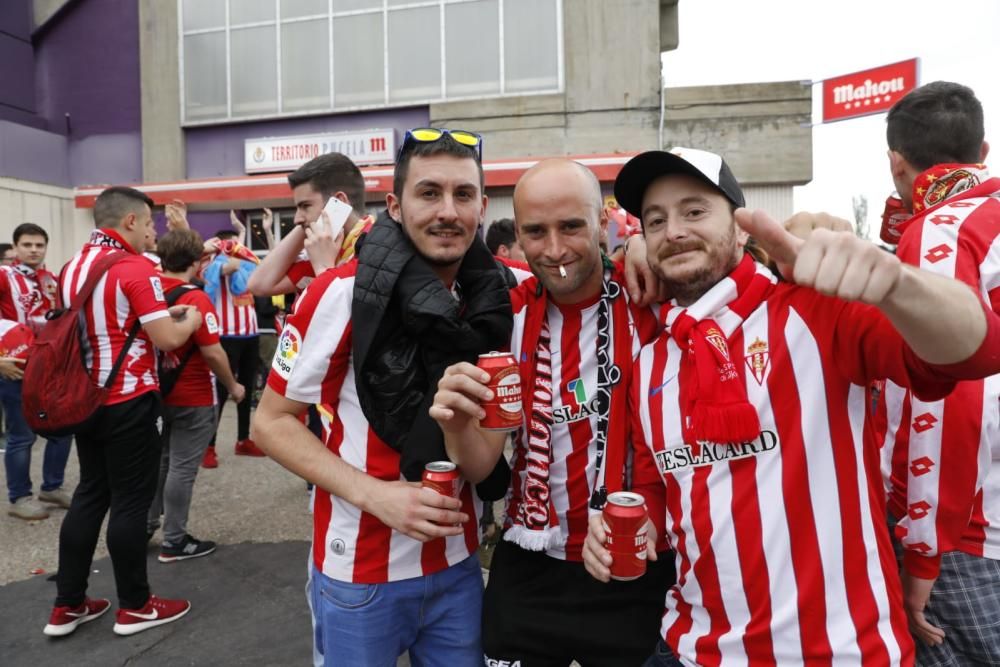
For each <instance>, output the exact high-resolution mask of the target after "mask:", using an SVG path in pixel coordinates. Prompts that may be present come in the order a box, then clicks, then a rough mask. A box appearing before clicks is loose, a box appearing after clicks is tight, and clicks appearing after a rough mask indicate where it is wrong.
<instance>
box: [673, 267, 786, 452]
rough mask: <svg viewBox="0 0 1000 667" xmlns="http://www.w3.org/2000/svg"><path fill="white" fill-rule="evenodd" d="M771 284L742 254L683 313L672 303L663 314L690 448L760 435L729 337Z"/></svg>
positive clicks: (771, 277) (763, 270)
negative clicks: (677, 366)
mask: <svg viewBox="0 0 1000 667" xmlns="http://www.w3.org/2000/svg"><path fill="white" fill-rule="evenodd" d="M776 282H777V279H776V278H775V277H774V275H773V274H772V273H771V272H770V271H768V270H767V269H766V268H765V267H764V266H763V265H761V264H757V263H756V262H754V260H753V258H752V257H751V256H750V255H749V254H747V255H744V256H743V259H742V260H741V261H740V263H739V264H738V265H737V266H736V268H735V269H733V272H732V273H730V274H729V275H728V276H727V277H725V278H723V279H722V280H720V281H719V282H718V283H716V284H715V286H714V287H712V289H710V290H708V292H706V293H705V294H703V295H702V296H701V298H699V299H698V300H697V301H696V302H694V303H693V304H691V305H690V306H688V307H687V308H685V307H683V306H680V305H677V303H676V302H673V303H672V304H671V305H670V307H669V309H668V310H666V312H665V316H666V325H667V330H668V332H669V333H670V335H671V336H672V337H673V339H674V341H676V343H677V345H678V347H680V348H681V350H682V356H681V372H682V373H684V376H685V377H687V378H689V379H688V380H687V381H686V382H684V383H683V384H682V385H681V387H682V388H681V397H680V401H681V418H682V421H683V423H682V425H681V426H682V430H683V434H684V441H685V442H687V443H688V444H689V445H691V447H692V449H696V447H697V443H698V442H699V441H708V442H717V443H727V442H728V443H732V442H745V441H747V440H752V439H754V438H756V437H757V436H758V435H759V434H760V420H759V419H758V417H757V410H756V408H754V406H753V405H751V404H750V402H749V400H748V399H747V391H746V385H745V384H744V382H743V376H742V374H741V373H740V371H739V369H737V367H736V365H735V364H734V363H733V355H732V354H731V351H730V349H729V338H730V336H732V334H733V332H735V331H736V330H737V329H739V328H740V326H741V325H742V324H743V321H744V320H745V319H746V318H747V317H748V316H749V315H750V314H751V313H752V312H753V311H754V310H756V309H757V307H758V306H759V305H760V304H761V303H762V302H763V301H764V299H766V298H767V295H768V294H770V293H771V290H772V289H774V285H775V283H776ZM736 354H737V357H739V356H742V355H741V353H740V352H739V351H737V352H736Z"/></svg>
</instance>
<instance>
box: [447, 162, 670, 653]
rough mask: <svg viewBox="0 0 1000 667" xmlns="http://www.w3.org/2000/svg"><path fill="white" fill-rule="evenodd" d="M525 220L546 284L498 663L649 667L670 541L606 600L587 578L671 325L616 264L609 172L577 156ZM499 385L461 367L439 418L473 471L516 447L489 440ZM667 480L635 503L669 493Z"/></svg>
mask: <svg viewBox="0 0 1000 667" xmlns="http://www.w3.org/2000/svg"><path fill="white" fill-rule="evenodd" d="M514 213H515V218H516V223H515V230H516V234H517V239H516V240H517V243H518V244H519V245H520V246H521V248H522V249H523V251H524V254H525V258H526V260H527V262H528V265H529V266H530V267H531V270H532V273H533V277H532V278H529V279H528V280H526V281H525V282H523V283H522V284H521V285H519V286H518V287H517V288H516V289H514V290H512V292H511V301H512V302H513V308H514V332H513V336H512V338H511V342H510V349H511V352H512V353H513V354H514V357H515V359H517V360H519V362H520V363H519V371H520V374H521V386H522V392H523V393H522V405H523V408H524V410H523V414H524V417H523V421H522V424H521V428H520V429H519V430H518V431H517V432H516V433H515V435H514V443H513V447H514V457H513V459H512V464H511V467H512V468H513V473H514V474H513V483H512V485H511V489H510V491H509V493H508V507H507V514H506V518H505V521H504V528H505V531H504V539H503V540H502V541H501V542H500V544H498V545H497V548H496V552H495V554H494V556H493V561H492V565H491V568H490V580H489V584H488V585H487V588H486V595H485V597H484V600H483V651H484V657H485V660H486V663H487V664H488V665H514V664H521V665H524V667H529V666H532V665H546V666H552V667H556V666H558V667H567V666H568V665H569V664H570V663H571V662H573V661H574V660H576V661H578V662H579V663H580V664H582V665H584V666H592V665H607V666H609V667H611V666H616V665H638V664H639V663H641V662H642V661H643V660H644V659H645V658H646V656H647V655H648V654H649V650H650V647H651V642H650V637H653V636H655V633H656V630H657V628H658V626H659V622H660V616H661V614H662V611H663V609H662V607H663V596H664V595H665V594H666V591H667V589H668V588H669V587H670V586H671V585H672V584H673V581H674V572H673V562H672V560H671V559H670V558H667V557H663V558H657V553H656V549H655V544H656V539H655V537H654V538H653V539H652V540H651V541H650V549H649V558H650V562H649V564H648V571H647V573H646V574H645V575H644V576H643V577H641V578H640V579H638V580H636V581H628V582H626V581H620V582H619V581H616V582H613V583H612V584H611V585H609V586H605V585H603V584H601V583H600V582H598V581H596V580H594V579H593V578H592V577H591V576H590V575H589V574H588V573H587V571H586V569H585V568H584V564H583V542H584V539H585V538H586V536H587V530H588V523H587V522H588V518H589V517H590V516H599V515H600V511H601V508H602V506H603V504H604V501H605V499H606V496H607V493H608V492H609V491H611V492H613V491H621V490H623V489H627V488H630V486H631V485H630V481H631V480H630V479H629V476H628V475H627V474H626V469H627V467H628V466H627V465H626V454H627V451H628V448H627V441H628V439H629V433H628V426H629V419H628V416H627V414H626V412H625V407H626V399H627V392H628V388H629V381H628V378H629V373H630V371H631V368H632V359H633V356H634V355H635V354H636V353H638V351H639V348H640V346H641V345H642V344H643V343H645V342H648V341H649V340H651V339H652V338H653V337H654V336H655V334H656V331H657V329H658V326H657V323H656V320H655V317H654V315H653V312H652V311H651V310H648V309H646V308H642V307H638V306H637V304H636V303H635V302H634V301H633V300H632V299H631V297H630V295H629V293H628V292H627V290H626V288H625V286H626V281H625V276H624V268H623V267H622V266H620V265H616V264H614V263H612V262H611V261H610V260H608V258H607V257H606V256H604V254H603V253H602V251H601V247H600V242H601V236H602V230H604V229H606V228H607V224H608V219H607V214H606V212H605V210H604V206H603V203H602V197H601V187H600V183H599V182H598V181H597V178H596V177H595V176H594V174H593V172H591V171H590V170H589V169H587V168H586V167H584V166H582V165H580V164H579V163H577V162H573V161H571V160H567V159H561V158H560V159H551V160H544V161H542V162H540V163H538V164H537V165H535V166H534V167H532V168H531V169H529V170H528V171H527V172H525V174H524V176H522V178H521V179H520V181H518V183H517V186H516V188H515V189H514ZM485 380H486V378H484V377H483V371H481V370H480V369H478V368H476V367H475V366H474V365H472V364H465V363H463V364H457V365H455V366H452V367H450V368H449V369H448V371H447V372H446V376H445V377H444V378H443V379H442V381H441V383H440V385H439V390H438V393H437V395H436V396H435V402H434V406H433V407H432V408H431V414H432V415H434V417H435V418H436V419H437V420H438V422H439V423H440V425H441V428H442V430H443V431H444V433H445V442H446V444H447V445H448V452H449V455H450V456H451V460H452V461H454V462H455V463H457V464H458V465H459V468H461V469H463V470H464V469H466V468H468V467H472V466H482V465H484V463H483V461H485V464H488V463H489V461H491V460H492V461H495V460H497V458H499V457H500V456H501V454H502V451H503V446H504V440H505V437H506V434H505V433H497V432H490V431H483V430H480V429H479V427H478V419H479V418H480V417H481V415H482V412H481V407H480V401H481V400H483V399H484V398H487V396H486V392H488V389H487V387H486V386H485V382H484V381H485ZM653 482H654V484H651V485H650V486H651V487H652V488H651V489H649V490H645V489H640V488H636V487H633V490H635V491H638V492H644V491H646V492H649V493H652V494H656V493H657V492H658V491H659V487H658V484H659V482H658V480H655V479H654V480H653ZM661 534H662V531H661ZM661 546H662V543H661Z"/></svg>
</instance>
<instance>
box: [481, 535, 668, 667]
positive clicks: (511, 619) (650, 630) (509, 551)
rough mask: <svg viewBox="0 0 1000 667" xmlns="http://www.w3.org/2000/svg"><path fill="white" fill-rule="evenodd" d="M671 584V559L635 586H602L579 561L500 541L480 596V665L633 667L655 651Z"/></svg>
mask: <svg viewBox="0 0 1000 667" xmlns="http://www.w3.org/2000/svg"><path fill="white" fill-rule="evenodd" d="M674 579H675V576H674V559H673V554H661V555H660V558H659V560H657V561H656V562H652V561H651V562H650V563H649V566H648V568H647V571H646V574H645V575H644V576H642V577H641V578H639V579H636V580H635V581H611V582H609V583H607V584H604V583H601V582H599V581H597V580H596V579H594V578H593V577H591V576H590V574H588V573H587V570H586V569H585V568H584V566H583V563H576V562H570V561H562V560H558V559H556V558H551V557H549V556H546V555H545V554H544V553H539V552H533V551H527V550H525V549H522V548H520V547H518V546H516V545H514V544H511V543H510V542H505V541H501V542H500V544H498V545H497V548H496V553H495V554H494V556H493V562H492V565H491V567H490V579H489V583H488V584H487V586H486V594H485V596H484V598H483V651H484V653H485V654H486V655H485V656H484V657H485V663H486V664H487V665H504V664H514V663H515V662H516V661H520V665H521V667H540V666H541V667H550V666H551V667H557V666H558V667H567V666H568V665H569V664H570V662H572V661H573V660H576V661H577V662H579V663H580V665H582V667H604V666H607V667H639V665H642V664H643V662H644V661H645V660H646V659H647V658H648V657H649V654H650V652H651V651H652V650H653V648H654V647H655V646H656V641H657V638H658V637H659V634H660V619H661V618H662V616H663V604H664V599H665V597H666V594H667V590H668V589H669V588H670V587H671V586H672V585H673V583H674ZM504 661H506V662H504Z"/></svg>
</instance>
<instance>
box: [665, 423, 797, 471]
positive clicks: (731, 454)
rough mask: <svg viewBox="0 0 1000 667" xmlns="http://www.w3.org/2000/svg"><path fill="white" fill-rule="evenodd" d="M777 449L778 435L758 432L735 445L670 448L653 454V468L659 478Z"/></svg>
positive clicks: (699, 444) (706, 443)
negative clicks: (656, 469) (752, 438)
mask: <svg viewBox="0 0 1000 667" xmlns="http://www.w3.org/2000/svg"><path fill="white" fill-rule="evenodd" d="M777 447H778V434H777V433H775V432H774V431H761V432H760V435H759V436H757V438H756V439H754V440H747V441H746V442H734V443H718V442H707V441H705V442H699V443H698V448H697V450H695V449H694V448H692V447H691V445H689V444H687V443H682V444H681V445H680V446H678V447H674V448H673V449H666V450H663V451H659V452H653V457H654V458H655V459H656V467H657V468H659V470H660V474H661V475H666V474H667V473H671V472H676V471H677V470H682V469H684V468H696V467H699V466H705V465H712V464H714V463H718V462H719V461H732V460H735V459H745V458H748V457H750V456H759V455H761V454H765V453H767V452H770V451H773V450H775V449H777Z"/></svg>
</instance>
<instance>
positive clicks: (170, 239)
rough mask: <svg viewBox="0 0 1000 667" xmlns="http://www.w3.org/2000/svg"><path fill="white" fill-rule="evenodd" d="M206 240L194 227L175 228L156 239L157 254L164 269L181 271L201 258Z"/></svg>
mask: <svg viewBox="0 0 1000 667" xmlns="http://www.w3.org/2000/svg"><path fill="white" fill-rule="evenodd" d="M204 247H205V241H204V240H203V239H202V238H201V234H199V233H198V232H196V231H194V230H193V229H175V230H173V231H169V232H167V233H166V234H164V235H163V236H161V237H160V238H159V239H157V241H156V254H157V256H159V258H160V265H161V266H162V267H163V270H164V271H169V272H171V273H180V272H182V271H186V270H187V269H188V268H190V267H191V265H192V264H194V263H195V262H197V261H199V260H200V259H201V255H202V251H203V250H204Z"/></svg>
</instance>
